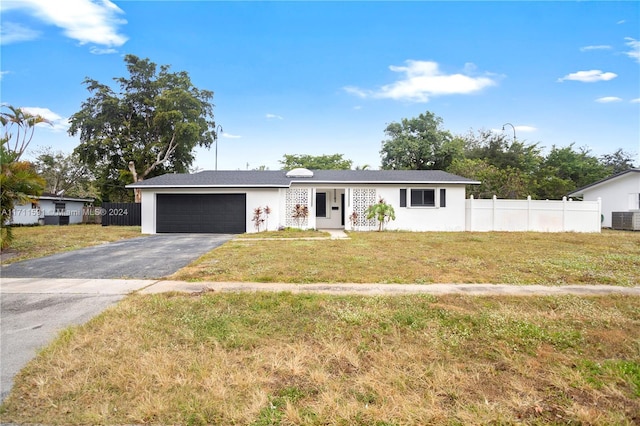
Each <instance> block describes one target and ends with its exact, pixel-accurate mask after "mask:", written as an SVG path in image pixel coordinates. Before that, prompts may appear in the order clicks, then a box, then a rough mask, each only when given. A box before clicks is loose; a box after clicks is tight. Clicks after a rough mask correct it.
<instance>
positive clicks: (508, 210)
mask: <svg viewBox="0 0 640 426" xmlns="http://www.w3.org/2000/svg"><path fill="white" fill-rule="evenodd" d="M601 215H602V203H601V200H600V199H599V198H598V201H573V200H567V198H566V197H564V198H563V199H562V201H549V200H532V199H531V197H527V199H526V200H499V199H497V198H496V197H495V196H494V197H493V199H491V200H475V199H474V198H473V196H471V198H469V199H468V200H466V224H465V225H466V226H465V229H466V230H467V231H517V232H526V231H534V232H600V223H601Z"/></svg>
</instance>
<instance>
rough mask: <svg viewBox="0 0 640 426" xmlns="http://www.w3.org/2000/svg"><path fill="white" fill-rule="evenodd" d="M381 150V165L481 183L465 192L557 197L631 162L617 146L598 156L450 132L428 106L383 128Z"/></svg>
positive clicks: (490, 134) (571, 148) (482, 134)
mask: <svg viewBox="0 0 640 426" xmlns="http://www.w3.org/2000/svg"><path fill="white" fill-rule="evenodd" d="M384 132H385V134H386V135H387V136H388V139H387V140H385V141H383V147H382V150H381V151H380V153H381V156H382V167H383V168H385V169H414V170H415V169H418V170H419V169H439V170H445V171H448V172H450V173H454V174H457V175H460V176H464V177H468V178H471V179H474V180H478V181H480V182H482V183H481V184H480V185H470V186H469V187H468V188H467V195H473V196H475V197H479V198H490V197H492V196H494V195H496V196H497V197H499V198H524V197H527V196H531V197H532V198H537V199H545V198H546V199H559V198H562V197H563V196H565V195H567V194H568V193H569V192H571V191H573V190H575V189H577V188H579V187H582V186H585V185H588V184H590V183H593V182H595V181H597V180H599V179H603V178H605V177H607V176H610V175H612V174H615V173H620V172H622V171H625V170H628V169H630V168H633V167H634V164H633V159H632V155H631V154H629V153H627V152H625V151H623V150H621V149H618V150H617V151H615V152H613V153H612V154H605V155H603V156H601V157H600V158H598V157H596V156H594V155H592V154H591V152H590V150H589V149H587V148H577V149H576V148H575V146H574V144H570V145H568V146H566V147H556V146H552V147H551V148H550V149H549V150H548V152H547V154H546V155H545V154H543V147H541V146H540V145H539V144H538V143H528V142H526V141H523V140H515V139H510V138H509V137H507V136H506V135H504V134H501V133H496V132H492V131H488V130H480V131H478V132H475V133H474V132H469V133H468V134H466V135H463V136H452V135H451V134H450V133H449V132H448V131H446V130H444V129H443V128H442V119H441V118H439V117H437V116H435V115H434V114H433V113H431V112H429V111H427V112H425V113H424V114H420V116H418V117H416V118H411V119H403V120H402V121H401V122H400V123H391V124H390V125H388V126H387V128H386V129H385V130H384Z"/></svg>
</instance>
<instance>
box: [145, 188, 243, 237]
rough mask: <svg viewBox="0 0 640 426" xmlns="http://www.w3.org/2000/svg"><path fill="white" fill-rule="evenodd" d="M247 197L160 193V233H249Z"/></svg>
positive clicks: (157, 199)
mask: <svg viewBox="0 0 640 426" xmlns="http://www.w3.org/2000/svg"><path fill="white" fill-rule="evenodd" d="M246 212H247V196H246V194H158V195H157V198H156V232H184V233H193V232H197V233H212V234H239V233H243V232H246V220H247V219H246Z"/></svg>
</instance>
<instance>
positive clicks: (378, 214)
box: [365, 198, 396, 232]
mask: <svg viewBox="0 0 640 426" xmlns="http://www.w3.org/2000/svg"><path fill="white" fill-rule="evenodd" d="M365 213H366V215H367V219H373V218H376V220H377V221H378V232H380V231H382V229H383V228H384V225H385V223H387V222H389V221H390V220H396V212H395V210H393V206H392V205H391V204H387V203H386V202H385V201H384V199H382V198H380V200H379V201H378V202H377V203H376V204H372V205H370V206H369V207H367V210H366V211H365Z"/></svg>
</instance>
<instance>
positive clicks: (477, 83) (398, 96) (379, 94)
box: [343, 60, 496, 102]
mask: <svg viewBox="0 0 640 426" xmlns="http://www.w3.org/2000/svg"><path fill="white" fill-rule="evenodd" d="M405 63H406V64H407V65H406V66H395V65H391V66H390V67H389V69H390V70H391V71H393V72H398V73H402V74H404V76H403V77H402V78H401V79H400V80H398V81H396V82H394V83H391V84H387V85H384V86H382V87H380V88H379V89H377V90H369V89H361V88H359V87H355V86H347V87H344V88H343V89H344V91H346V92H347V93H350V94H352V95H356V96H359V97H361V98H382V99H395V100H404V101H412V102H428V101H429V98H430V97H432V96H443V95H456V94H470V93H475V92H479V91H481V90H482V89H484V88H485V87H489V86H494V85H495V84H496V82H495V81H494V80H493V79H491V78H489V77H486V76H485V77H472V76H471V75H468V74H472V73H473V71H474V70H475V65H473V64H471V63H467V64H465V67H464V68H465V72H466V74H445V73H443V72H441V71H440V69H439V65H438V63H436V62H432V61H413V60H408V61H405Z"/></svg>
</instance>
